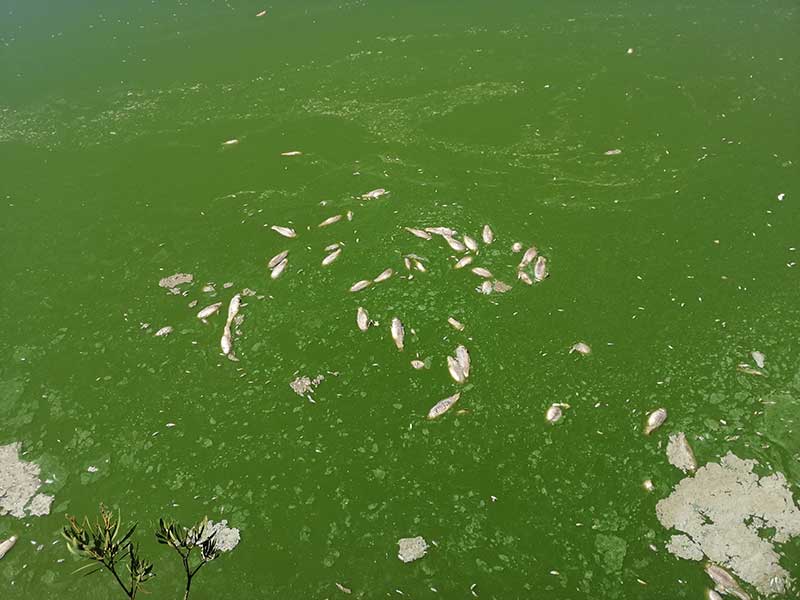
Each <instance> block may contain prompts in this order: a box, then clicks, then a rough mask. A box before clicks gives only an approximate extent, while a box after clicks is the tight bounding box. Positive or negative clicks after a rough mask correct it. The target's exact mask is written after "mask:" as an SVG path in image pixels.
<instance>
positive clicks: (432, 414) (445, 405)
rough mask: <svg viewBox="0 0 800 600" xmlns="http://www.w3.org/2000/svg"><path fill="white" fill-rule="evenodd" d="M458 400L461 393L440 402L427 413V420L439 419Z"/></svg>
mask: <svg viewBox="0 0 800 600" xmlns="http://www.w3.org/2000/svg"><path fill="white" fill-rule="evenodd" d="M459 398H461V392H456V393H455V394H453V395H452V396H449V397H447V398H445V399H444V400H440V401H439V402H437V403H436V404H434V405H433V407H432V408H431V409H430V410H429V411H428V418H429V419H437V418H439V417H441V416H442V415H443V414H444V413H446V412H447V411H448V410H450V409H451V408H452V407H453V405H454V404H455V403H456V402H458V399H459Z"/></svg>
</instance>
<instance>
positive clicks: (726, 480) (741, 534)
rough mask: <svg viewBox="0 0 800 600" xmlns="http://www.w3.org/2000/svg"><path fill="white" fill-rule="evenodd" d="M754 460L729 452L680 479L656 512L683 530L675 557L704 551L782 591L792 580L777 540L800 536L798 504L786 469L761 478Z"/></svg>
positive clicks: (672, 546)
mask: <svg viewBox="0 0 800 600" xmlns="http://www.w3.org/2000/svg"><path fill="white" fill-rule="evenodd" d="M756 464H757V463H756V461H755V460H745V459H741V458H739V457H738V456H736V455H734V454H732V453H730V452H729V453H728V454H727V455H725V456H724V457H723V458H722V460H721V461H720V462H719V463H708V464H707V465H705V466H703V467H700V468H699V469H698V470H697V472H696V474H695V475H694V476H693V477H686V478H685V479H683V480H681V481H680V483H678V485H677V486H676V487H675V490H674V491H673V492H672V494H670V496H669V497H667V498H665V499H663V500H661V501H660V502H659V503H658V504H657V505H656V515H657V516H658V520H659V521H660V522H661V524H662V525H663V526H664V527H666V528H667V529H673V528H674V529H677V530H678V531H680V532H682V533H681V534H676V535H673V536H672V539H671V540H670V542H669V545H668V546H667V549H668V550H669V551H670V552H672V553H673V554H675V555H676V556H679V557H681V558H684V559H687V560H702V559H703V557H704V556H705V557H706V558H707V559H708V560H709V561H711V562H712V563H714V564H715V565H719V566H721V567H725V568H728V569H730V570H731V571H732V572H733V573H734V574H735V575H736V576H738V577H740V578H741V579H742V580H744V581H746V582H747V583H749V584H750V585H752V586H753V587H754V588H756V589H757V590H758V591H759V592H760V593H762V594H765V595H770V594H781V593H784V592H785V591H786V590H788V589H790V586H791V584H792V580H791V577H790V573H789V572H788V571H787V570H786V569H784V568H783V567H782V566H781V565H780V562H779V559H780V556H779V554H778V553H777V552H776V550H775V544H785V543H787V542H789V541H790V540H791V539H792V538H795V537H799V536H800V509H798V507H797V505H796V504H795V501H794V499H793V498H792V494H791V490H790V488H789V484H788V482H787V481H786V478H785V477H784V476H783V474H782V473H774V474H772V475H765V476H764V477H759V476H758V475H757V474H756V473H754V472H753V467H754V466H755V465H756Z"/></svg>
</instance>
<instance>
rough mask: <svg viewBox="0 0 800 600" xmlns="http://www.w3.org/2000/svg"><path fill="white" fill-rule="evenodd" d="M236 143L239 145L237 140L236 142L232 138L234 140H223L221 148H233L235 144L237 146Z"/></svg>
mask: <svg viewBox="0 0 800 600" xmlns="http://www.w3.org/2000/svg"><path fill="white" fill-rule="evenodd" d="M238 143H239V140H237V139H236V138H234V139H232V140H225V141H224V142H222V145H223V146H235V145H236V144H238Z"/></svg>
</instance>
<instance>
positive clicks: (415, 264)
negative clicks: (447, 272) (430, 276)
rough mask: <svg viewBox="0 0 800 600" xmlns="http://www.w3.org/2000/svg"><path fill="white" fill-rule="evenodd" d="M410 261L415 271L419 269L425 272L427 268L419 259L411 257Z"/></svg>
mask: <svg viewBox="0 0 800 600" xmlns="http://www.w3.org/2000/svg"><path fill="white" fill-rule="evenodd" d="M411 262H412V263H413V264H414V268H415V269H416V270H417V271H419V272H420V273H425V272H427V270H428V269H426V268H425V265H423V264H422V263H421V262H420V261H418V260H417V259H416V258H412V259H411Z"/></svg>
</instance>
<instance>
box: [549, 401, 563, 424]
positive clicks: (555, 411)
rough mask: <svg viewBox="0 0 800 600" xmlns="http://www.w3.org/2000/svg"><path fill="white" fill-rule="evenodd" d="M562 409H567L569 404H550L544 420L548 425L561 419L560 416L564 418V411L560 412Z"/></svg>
mask: <svg viewBox="0 0 800 600" xmlns="http://www.w3.org/2000/svg"><path fill="white" fill-rule="evenodd" d="M562 408H569V404H564V403H563V402H558V403H556V404H551V405H550V408H548V409H547V412H546V413H545V415H544V418H545V419H546V420H547V422H548V423H556V422H557V421H559V420H560V419H561V417H562V416H564V411H563V410H561V409H562Z"/></svg>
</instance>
